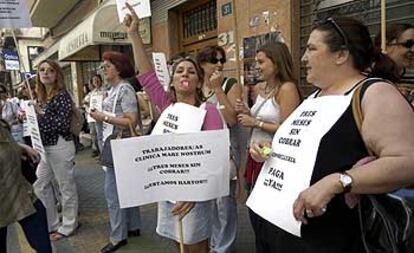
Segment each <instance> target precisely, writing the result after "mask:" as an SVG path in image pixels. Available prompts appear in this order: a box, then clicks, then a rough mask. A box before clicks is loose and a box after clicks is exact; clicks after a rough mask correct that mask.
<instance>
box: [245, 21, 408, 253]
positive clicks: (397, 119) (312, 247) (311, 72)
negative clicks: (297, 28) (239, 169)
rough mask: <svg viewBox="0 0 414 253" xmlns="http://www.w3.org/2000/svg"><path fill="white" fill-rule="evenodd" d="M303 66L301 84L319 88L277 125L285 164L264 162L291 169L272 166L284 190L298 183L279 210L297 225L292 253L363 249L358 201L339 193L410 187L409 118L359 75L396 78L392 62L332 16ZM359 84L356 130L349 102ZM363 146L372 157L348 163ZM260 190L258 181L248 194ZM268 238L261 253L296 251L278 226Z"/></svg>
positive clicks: (404, 107) (364, 32) (277, 146)
mask: <svg viewBox="0 0 414 253" xmlns="http://www.w3.org/2000/svg"><path fill="white" fill-rule="evenodd" d="M374 59H375V60H377V61H374ZM302 61H303V63H304V65H305V69H306V74H307V81H308V82H310V83H313V84H314V85H315V86H317V87H318V90H317V91H316V92H314V93H313V94H311V95H310V96H309V97H308V98H307V99H306V100H305V101H304V102H303V103H302V104H301V105H300V106H299V107H298V109H296V110H295V111H294V112H293V113H292V116H293V117H292V118H289V120H287V121H286V122H285V124H282V125H281V126H280V128H279V130H278V132H277V133H276V135H275V137H274V139H273V145H272V148H273V151H274V152H277V153H278V154H279V156H278V157H282V158H283V157H284V158H286V157H288V155H289V156H290V158H291V159H289V160H287V161H282V160H280V159H278V158H274V157H273V156H274V155H273V154H272V157H271V158H269V161H270V162H272V161H275V162H276V161H277V162H278V163H279V164H281V165H283V166H285V167H287V166H288V167H289V171H287V170H283V168H281V167H280V166H278V165H276V166H275V167H274V168H273V169H275V170H278V169H281V170H282V171H283V172H285V173H284V175H283V176H284V180H285V181H284V185H292V184H295V185H297V184H300V185H303V187H302V188H301V189H299V190H298V191H297V193H296V194H295V195H297V198H296V200H294V198H293V199H292V202H293V203H292V207H291V208H292V209H290V208H289V209H285V210H286V212H287V213H289V214H292V213H293V215H294V218H296V219H297V220H298V221H301V222H302V226H301V227H300V230H301V235H302V240H301V244H302V247H303V248H302V249H300V250H297V251H296V252H315V253H316V252H365V250H364V247H363V244H362V239H361V238H362V235H361V229H360V224H359V222H358V211H357V208H353V207H354V206H355V204H356V203H355V201H351V200H352V199H351V198H348V197H346V196H345V193H348V192H350V193H356V194H368V193H374V194H375V193H384V192H390V191H393V190H395V189H398V188H401V187H405V186H407V185H410V184H412V183H413V182H414V145H413V143H414V132H413V131H410V129H414V113H413V111H412V109H411V108H410V106H409V104H408V103H407V101H405V100H404V98H403V97H402V95H401V94H400V93H399V92H398V90H397V89H396V88H395V87H394V86H393V85H391V84H389V83H387V82H386V81H383V80H381V79H371V80H368V79H367V76H366V75H365V74H364V73H366V72H369V73H371V74H372V73H375V74H376V75H378V76H380V77H381V76H387V77H388V78H390V79H391V80H397V79H398V76H395V75H393V73H392V71H391V72H390V71H389V70H390V69H391V70H392V68H393V63H392V61H391V60H390V59H389V58H388V57H386V56H384V55H380V52H379V51H376V50H375V49H374V46H373V43H372V41H371V38H370V35H369V32H368V29H367V28H366V26H364V25H363V24H362V23H360V22H359V21H356V20H354V19H351V18H345V17H338V18H335V19H334V18H328V19H326V20H324V21H322V22H320V23H317V24H316V26H315V27H314V28H313V30H312V32H311V34H310V37H309V40H308V43H307V46H306V51H305V53H304V55H303V57H302ZM374 63H375V64H374ZM380 66H386V67H387V68H386V69H384V68H383V69H379V68H378V67H380ZM371 68H372V69H371ZM359 85H362V90H361V96H362V100H361V107H362V114H363V120H362V128H361V131H359V130H358V127H357V125H356V123H355V122H356V121H355V119H354V117H353V112H352V105H351V101H352V95H353V92H354V91H355V88H356V87H357V86H359ZM389 105H392V106H389ZM295 140H300V142H297V141H295ZM367 149H369V150H371V151H373V153H374V154H375V155H376V156H377V159H376V160H374V161H372V162H369V163H366V164H364V165H361V166H359V167H356V166H354V165H355V164H356V163H357V162H358V161H359V160H361V159H362V158H364V157H366V156H368V152H367ZM289 150H290V151H289ZM251 155H252V156H253V157H254V158H255V159H257V160H259V161H263V158H264V157H265V156H264V155H263V152H261V147H260V145H254V146H253V147H252V148H251ZM282 155H283V156H282ZM275 159H276V160H275ZM293 159H294V160H293ZM293 161H294V162H293ZM272 164H274V163H272ZM360 164H361V163H358V165H360ZM290 175H295V177H294V178H290ZM260 176H262V174H261V175H260ZM261 178H265V177H261ZM292 187H293V186H292ZM260 188H261V187H260V185H259V184H257V185H256V187H255V189H254V190H253V193H252V195H254V194H255V192H256V191H258V190H260ZM291 193H292V194H293V192H291ZM347 196H349V195H347ZM253 199H254V198H253ZM277 201H278V200H277V199H275V203H277ZM351 202H352V203H351ZM267 208H271V206H269V207H267ZM292 218H293V217H292ZM273 231H276V232H273ZM267 234H268V235H270V234H272V235H274V237H273V240H274V241H275V244H274V245H273V247H272V248H270V249H269V250H268V251H267V252H295V251H294V250H291V247H292V246H291V245H292V242H293V240H297V239H296V237H294V236H293V235H291V234H289V233H287V232H285V231H284V230H281V229H279V228H278V227H276V226H273V227H272V229H271V230H268V233H267Z"/></svg>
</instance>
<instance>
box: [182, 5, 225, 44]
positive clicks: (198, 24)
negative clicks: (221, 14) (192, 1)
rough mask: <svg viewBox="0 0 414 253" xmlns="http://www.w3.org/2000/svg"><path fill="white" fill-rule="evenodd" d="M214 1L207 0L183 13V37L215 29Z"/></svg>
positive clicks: (187, 37)
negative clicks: (207, 0)
mask: <svg viewBox="0 0 414 253" xmlns="http://www.w3.org/2000/svg"><path fill="white" fill-rule="evenodd" d="M216 12H217V6H216V1H215V0H214V1H209V2H207V3H205V4H203V5H200V6H197V7H195V8H193V9H191V10H188V11H186V12H185V13H183V39H190V38H191V37H194V36H198V35H202V34H204V33H206V32H210V31H215V30H216V29H217V13H216Z"/></svg>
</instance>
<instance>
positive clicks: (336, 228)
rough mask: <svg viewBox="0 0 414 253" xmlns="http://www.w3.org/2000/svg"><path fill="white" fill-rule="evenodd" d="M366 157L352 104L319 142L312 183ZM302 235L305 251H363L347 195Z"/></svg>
mask: <svg viewBox="0 0 414 253" xmlns="http://www.w3.org/2000/svg"><path fill="white" fill-rule="evenodd" d="M375 82H378V80H375ZM371 83H372V82H371ZM369 85H370V83H369V82H367V83H364V84H363V89H362V91H361V92H362V93H361V98H362V95H363V93H364V92H365V90H366V89H367V88H368V86H369ZM349 92H351V91H348V92H347V94H348V93H349ZM345 95H346V94H345ZM366 156H368V152H367V150H366V147H365V144H364V142H363V140H362V136H361V134H360V132H359V130H358V128H357V125H356V123H355V120H354V117H353V113H352V105H351V104H350V105H349V106H348V108H347V109H346V110H345V112H344V113H343V115H342V116H341V117H340V118H339V120H338V121H337V122H336V123H335V124H334V125H333V126H332V128H331V129H330V130H329V131H328V132H327V133H326V134H325V135H324V136H323V138H322V139H321V141H320V145H319V150H318V153H317V157H316V162H315V167H314V170H313V174H312V178H311V185H312V184H314V183H316V182H318V181H319V180H320V179H322V178H323V177H325V176H327V175H329V174H332V173H335V172H342V171H345V170H348V169H350V168H351V167H352V166H353V165H354V164H355V163H356V162H357V161H359V160H360V159H362V158H364V157H366ZM302 237H303V239H304V241H305V244H306V245H307V246H306V248H307V250H306V252H318V253H320V252H334V253H341V252H343V253H351V252H364V249H363V246H362V241H361V232H360V228H359V221H358V213H357V208H356V207H355V208H354V209H350V208H349V207H348V206H347V205H346V203H345V198H344V194H339V195H336V196H335V197H334V198H333V199H332V200H331V201H330V203H329V204H328V206H327V211H326V213H325V214H324V215H322V216H319V217H315V218H311V219H308V225H302Z"/></svg>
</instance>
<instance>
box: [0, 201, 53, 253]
mask: <svg viewBox="0 0 414 253" xmlns="http://www.w3.org/2000/svg"><path fill="white" fill-rule="evenodd" d="M33 206H34V207H35V208H36V213H34V214H32V215H30V216H28V217H26V218H24V219H22V220H19V223H20V226H21V227H22V228H23V231H24V234H25V235H26V238H27V241H28V242H29V244H30V246H31V247H32V248H33V249H34V250H36V252H38V253H52V247H51V245H50V239H49V232H48V227H47V218H46V210H45V207H44V206H43V205H42V202H41V201H40V200H37V201H36V202H35V203H34V204H33ZM6 242H7V227H2V228H0V252H3V253H6V252H7V243H6Z"/></svg>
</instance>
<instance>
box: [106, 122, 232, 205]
mask: <svg viewBox="0 0 414 253" xmlns="http://www.w3.org/2000/svg"><path fill="white" fill-rule="evenodd" d="M111 145H112V154H113V159H114V168H115V175H116V181H117V189H118V196H119V203H120V206H121V208H126V207H133V206H140V205H145V204H148V203H153V202H158V201H164V200H173V201H206V200H210V199H214V198H218V197H222V196H227V195H228V194H229V183H228V182H229V169H228V168H229V146H230V141H229V131H228V129H223V130H214V131H201V132H198V133H187V134H168V135H151V136H142V137H133V138H126V139H119V140H112V141H111Z"/></svg>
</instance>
